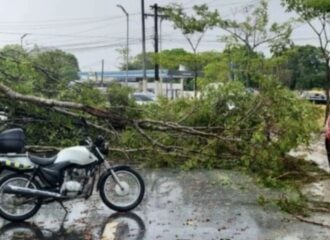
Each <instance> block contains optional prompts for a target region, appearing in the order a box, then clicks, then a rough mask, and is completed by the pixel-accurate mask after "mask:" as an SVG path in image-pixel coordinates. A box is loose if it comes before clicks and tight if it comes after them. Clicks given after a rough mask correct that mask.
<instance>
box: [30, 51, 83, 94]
mask: <svg viewBox="0 0 330 240" xmlns="http://www.w3.org/2000/svg"><path fill="white" fill-rule="evenodd" d="M32 62H33V64H34V66H35V69H36V71H37V74H38V75H37V78H38V81H36V82H35V84H34V88H35V89H34V91H35V92H39V93H41V94H42V95H44V96H46V97H49V98H54V97H56V96H58V94H59V93H60V91H63V90H65V89H66V88H67V86H68V84H69V82H70V81H74V80H78V79H79V76H78V72H79V66H78V61H77V59H76V58H75V57H74V56H73V55H72V54H69V53H65V52H63V51H61V50H52V51H47V52H40V53H36V52H34V54H33V56H32Z"/></svg>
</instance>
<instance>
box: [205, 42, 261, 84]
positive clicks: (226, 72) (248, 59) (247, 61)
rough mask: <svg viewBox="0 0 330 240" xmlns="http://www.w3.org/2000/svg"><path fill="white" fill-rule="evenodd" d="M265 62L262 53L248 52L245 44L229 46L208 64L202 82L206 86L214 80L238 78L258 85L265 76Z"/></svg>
mask: <svg viewBox="0 0 330 240" xmlns="http://www.w3.org/2000/svg"><path fill="white" fill-rule="evenodd" d="M264 62H265V58H264V56H263V55H262V54H259V53H254V52H248V51H247V49H246V48H245V46H242V45H240V46H233V47H230V46H227V48H226V49H225V50H224V51H223V52H222V53H221V54H219V57H218V58H217V60H216V61H211V62H210V63H209V64H208V65H206V67H205V68H204V78H203V79H202V80H201V84H202V85H203V86H205V85H207V84H210V83H214V82H227V81H230V80H238V81H241V82H242V83H245V84H246V85H249V86H254V87H256V86H257V85H258V81H259V79H260V78H261V77H262V76H263V68H264V64H265V63H264ZM219 69H221V71H219Z"/></svg>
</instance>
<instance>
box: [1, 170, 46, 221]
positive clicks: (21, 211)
mask: <svg viewBox="0 0 330 240" xmlns="http://www.w3.org/2000/svg"><path fill="white" fill-rule="evenodd" d="M6 186H14V187H23V188H31V189H32V190H36V189H40V186H39V184H38V183H37V182H36V181H30V177H29V176H27V175H24V174H16V173H14V174H9V175H7V176H5V177H4V178H2V179H1V180H0V216H1V217H3V218H5V219H7V220H9V221H13V222H19V221H24V220H25V219H28V218H30V217H32V216H33V215H34V214H35V213H36V212H37V211H38V210H39V208H40V206H41V200H40V199H39V198H34V197H27V196H23V195H20V194H14V193H6V192H5V191H4V189H5V188H6Z"/></svg>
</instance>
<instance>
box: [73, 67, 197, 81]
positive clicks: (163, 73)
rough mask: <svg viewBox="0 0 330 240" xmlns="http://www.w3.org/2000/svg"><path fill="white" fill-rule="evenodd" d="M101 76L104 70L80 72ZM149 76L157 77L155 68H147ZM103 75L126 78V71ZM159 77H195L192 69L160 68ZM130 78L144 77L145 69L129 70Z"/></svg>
mask: <svg viewBox="0 0 330 240" xmlns="http://www.w3.org/2000/svg"><path fill="white" fill-rule="evenodd" d="M95 74H96V75H97V76H101V75H102V72H101V71H97V72H79V75H80V78H83V77H88V76H94V75H95ZM146 75H147V78H154V77H155V70H154V69H148V70H146ZM103 76H104V77H105V78H114V79H125V78H126V71H104V72H103ZM159 77H160V78H163V79H173V78H193V77H194V72H192V71H173V70H167V69H160V70H159ZM128 78H143V70H129V71H128Z"/></svg>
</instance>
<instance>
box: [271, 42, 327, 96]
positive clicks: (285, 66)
mask: <svg viewBox="0 0 330 240" xmlns="http://www.w3.org/2000/svg"><path fill="white" fill-rule="evenodd" d="M268 65H269V66H270V67H271V68H272V70H273V72H274V74H275V75H276V76H277V78H278V79H280V80H281V81H282V82H283V83H284V84H285V85H286V86H287V87H289V88H290V89H292V90H295V89H312V88H323V87H324V75H325V66H324V60H323V55H322V52H321V50H320V49H319V48H316V47H313V46H309V45H306V46H294V47H292V48H290V49H288V50H286V51H284V52H282V53H281V54H280V55H278V56H274V57H273V58H272V59H270V60H269V61H268Z"/></svg>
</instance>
